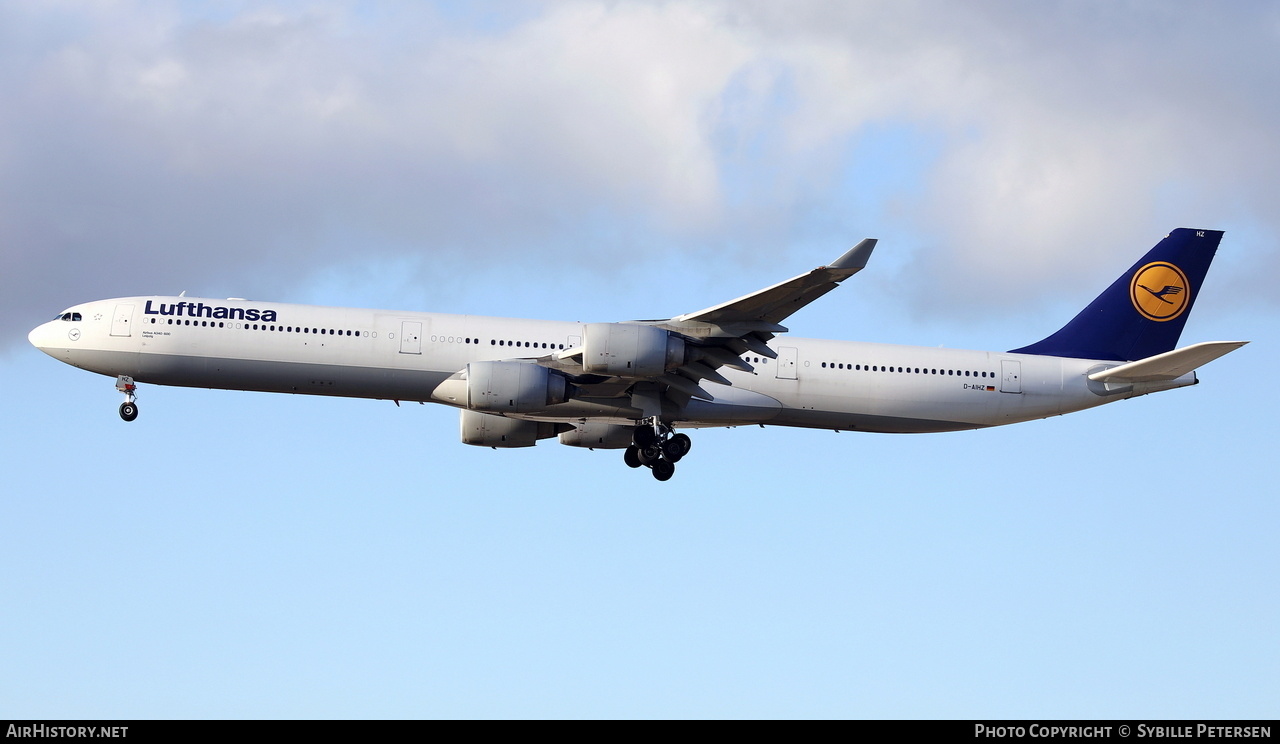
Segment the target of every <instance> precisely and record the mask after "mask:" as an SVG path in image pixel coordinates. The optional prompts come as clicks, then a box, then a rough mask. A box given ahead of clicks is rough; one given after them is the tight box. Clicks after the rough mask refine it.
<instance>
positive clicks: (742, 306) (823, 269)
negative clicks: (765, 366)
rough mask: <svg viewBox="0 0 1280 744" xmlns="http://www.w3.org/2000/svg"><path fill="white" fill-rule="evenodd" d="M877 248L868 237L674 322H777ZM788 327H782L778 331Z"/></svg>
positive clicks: (831, 285) (857, 267)
mask: <svg viewBox="0 0 1280 744" xmlns="http://www.w3.org/2000/svg"><path fill="white" fill-rule="evenodd" d="M875 247H876V239H875V238H867V239H866V240H863V241H862V242H860V243H858V244H857V245H855V246H854V247H852V248H850V249H849V250H848V252H846V253H845V254H844V255H843V256H841V257H840V258H837V259H836V260H835V261H832V262H831V263H830V264H827V265H826V266H819V267H818V268H816V269H814V270H813V271H810V272H809V273H807V274H801V275H800V276H797V277H795V278H793V279H788V280H787V281H785V282H780V283H778V284H775V285H773V286H772V287H766V288H765V289H762V290H759V291H757V292H752V293H751V294H749V295H745V296H743V297H739V298H738V299H736V300H730V301H728V302H722V303H720V304H719V305H714V306H712V307H709V308H706V309H705V310H699V311H697V312H696V313H688V314H686V315H681V316H678V317H676V318H672V321H673V322H676V323H683V322H689V321H693V322H702V323H715V324H717V325H725V324H734V323H750V322H753V321H754V322H763V323H767V324H772V325H777V324H778V323H781V322H782V321H783V320H786V319H787V318H788V317H790V316H791V314H792V313H794V312H795V311H797V310H799V309H800V308H802V307H804V306H805V305H808V304H809V303H810V302H813V301H814V300H816V299H818V298H819V297H821V296H823V295H824V294H826V293H828V292H830V291H831V290H833V289H835V288H836V285H838V284H839V283H840V282H842V281H844V280H845V279H848V278H849V277H851V276H853V275H854V274H856V273H858V272H859V271H861V270H862V269H863V268H865V267H866V265H867V260H868V259H870V258H871V251H872V250H873V249H874V248H875ZM785 330H786V329H785V328H780V329H779V332H782V331H785Z"/></svg>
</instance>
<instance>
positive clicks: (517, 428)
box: [460, 410, 566, 449]
mask: <svg viewBox="0 0 1280 744" xmlns="http://www.w3.org/2000/svg"><path fill="white" fill-rule="evenodd" d="M460 423H461V428H462V443H463V444H474V445H476V446H477V447H502V448H504V449H505V448H512V447H532V446H533V445H535V444H537V443H538V440H539V439H550V438H551V437H554V436H555V435H556V432H557V431H558V430H559V429H560V428H561V427H563V426H566V424H553V423H549V422H546V421H521V420H520V419H511V418H505V417H503V416H494V415H493V414H489V413H477V412H476V411H466V410H464V411H462V416H461V419H460Z"/></svg>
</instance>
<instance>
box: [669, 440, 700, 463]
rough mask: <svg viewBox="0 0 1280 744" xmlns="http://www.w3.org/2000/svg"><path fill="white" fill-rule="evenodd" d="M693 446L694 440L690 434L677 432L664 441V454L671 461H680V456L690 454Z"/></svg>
mask: <svg viewBox="0 0 1280 744" xmlns="http://www.w3.org/2000/svg"><path fill="white" fill-rule="evenodd" d="M692 448H693V440H692V439H689V435H688V434H677V435H675V436H674V437H671V438H670V439H668V440H667V441H665V442H663V443H662V456H663V457H665V458H667V459H668V460H670V461H671V462H680V458H682V457H684V456H685V455H687V454H689V450H690V449H692Z"/></svg>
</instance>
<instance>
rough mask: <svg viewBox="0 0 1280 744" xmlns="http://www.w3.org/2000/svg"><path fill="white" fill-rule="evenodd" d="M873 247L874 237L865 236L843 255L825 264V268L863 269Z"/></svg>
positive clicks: (874, 244)
mask: <svg viewBox="0 0 1280 744" xmlns="http://www.w3.org/2000/svg"><path fill="white" fill-rule="evenodd" d="M875 247H876V239H875V238H865V239H864V240H862V242H860V243H858V244H857V245H855V246H854V247H852V248H850V249H849V250H848V252H846V253H845V254H844V255H843V256H841V257H840V258H837V259H836V260H834V261H832V262H831V263H829V264H827V268H828V269H865V268H866V267H867V261H868V260H869V259H870V258H871V251H873V250H875Z"/></svg>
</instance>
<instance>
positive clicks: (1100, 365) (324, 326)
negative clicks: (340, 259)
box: [30, 297, 1196, 432]
mask: <svg viewBox="0 0 1280 744" xmlns="http://www.w3.org/2000/svg"><path fill="white" fill-rule="evenodd" d="M68 313H69V314H73V317H74V318H79V319H78V320H76V319H70V320H64V319H61V318H60V319H57V320H53V321H50V322H48V323H45V324H43V325H41V326H39V327H37V328H36V329H35V330H33V331H32V332H31V334H30V340H31V342H32V343H33V344H34V345H35V346H37V347H38V348H40V349H41V350H43V351H44V352H46V353H47V354H49V355H51V356H53V357H55V358H57V359H59V360H61V361H64V362H66V363H68V364H72V365H74V366H77V367H80V368H83V369H87V370H90V371H93V372H97V373H100V374H104V375H110V376H113V377H114V376H118V375H127V376H129V377H132V378H134V379H135V380H136V381H137V382H139V383H153V384H159V385H177V386H185V387H205V388H218V389H228V390H256V391H264V392H279V393H302V394H309V395H335V396H345V397H354V398H378V399H388V400H399V401H424V402H440V401H438V400H436V401H433V400H432V392H433V391H434V390H435V389H436V388H437V386H439V385H440V383H442V382H443V381H444V380H445V379H447V378H449V377H450V376H451V375H454V374H455V373H457V372H458V371H459V370H462V369H464V368H465V367H466V365H467V364H468V363H470V362H477V361H485V360H504V359H506V360H510V359H529V358H537V357H545V356H548V355H550V354H552V353H554V352H555V351H560V350H564V349H571V348H573V347H575V346H577V345H578V344H579V343H580V341H581V338H582V335H583V324H580V323H570V322H557V321H539V320H523V319H514V318H492V317H483V316H473V315H447V314H441V313H414V312H397V311H387V310H361V309H350V308H336V307H318V306H309V305H288V304H281V303H268V302H252V301H244V300H210V299H200V298H189V297H129V298H120V299H111V300H102V301H98V302H90V303H85V304H82V305H77V306H76V307H74V308H70V309H69V311H68ZM63 317H66V315H65V314H64V316H63ZM769 346H770V348H771V349H772V350H773V351H775V352H776V353H777V355H778V357H777V358H776V359H769V358H767V357H765V356H762V355H759V354H754V353H750V352H748V353H746V354H744V355H743V356H742V358H743V359H745V360H746V361H747V362H748V363H750V364H751V365H752V366H754V367H755V371H754V372H742V371H738V370H734V369H730V368H728V367H722V368H721V369H720V370H719V371H720V373H721V374H723V375H724V376H725V377H726V378H728V379H729V380H730V381H731V382H732V383H733V384H732V386H724V385H719V384H715V383H711V382H709V381H706V380H704V381H703V387H704V388H705V389H706V390H707V391H708V392H710V393H711V394H712V395H713V396H714V398H715V400H714V401H702V400H698V399H693V400H690V401H689V402H688V403H687V405H686V406H685V408H684V409H683V411H682V412H681V414H680V416H679V417H678V418H677V419H676V420H675V421H673V423H674V424H675V425H676V426H686V427H690V426H694V427H696V426H732V425H740V424H748V423H752V424H754V423H761V424H775V425H783V426H800V427H811V428H823V429H838V430H860V431H877V432H933V431H954V430H960V429H974V428H980V427H986V426H996V425H999V424H1008V423H1015V422H1018V421H1027V420H1031V419H1037V418H1044V417H1046V416H1054V415H1057V414H1062V413H1069V412H1071V411H1078V410H1082V409H1085V408H1091V407H1094V406H1098V405H1101V404H1103V403H1108V402H1111V401H1113V400H1119V399H1122V398H1128V397H1133V396H1135V395H1141V394H1144V393H1149V392H1154V391H1156V390H1166V389H1170V388H1175V387H1181V386H1184V385H1191V384H1194V383H1195V382H1196V378H1195V375H1194V373H1188V374H1186V375H1183V376H1181V377H1179V378H1177V379H1175V380H1169V381H1164V382H1159V383H1144V384H1137V385H1126V386H1113V387H1112V388H1111V389H1108V386H1106V385H1102V384H1099V383H1093V382H1090V381H1089V380H1088V379H1087V375H1088V374H1090V373H1093V372H1097V371H1099V370H1101V369H1106V368H1109V367H1115V366H1117V365H1119V364H1120V363H1119V362H1113V361H1097V360H1083V359H1071V358H1061V357H1048V356H1037V355H1028V354H1011V353H1007V352H985V351H964V350H954V349H935V348H924V347H913V346H896V345H888V344H871V343H858V342H850V341H829V340H819V339H805V338H792V337H790V336H782V337H778V338H775V339H773V340H772V341H771V342H770V344H769ZM621 393H622V389H621V388H620V389H618V390H616V391H615V392H614V394H613V395H606V394H604V391H596V394H595V396H594V397H585V398H581V399H579V398H575V399H572V400H569V401H568V402H565V403H560V404H557V405H554V406H549V407H548V408H546V409H544V410H541V411H536V412H533V413H527V414H521V415H520V416H519V418H526V419H532V420H542V421H558V422H569V423H573V422H582V421H585V420H588V419H589V420H597V421H610V422H615V423H626V422H629V421H634V420H635V419H638V418H640V417H641V413H640V412H639V411H637V410H636V409H634V408H632V407H631V405H630V399H629V398H628V397H627V396H626V395H622V394H621Z"/></svg>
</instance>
